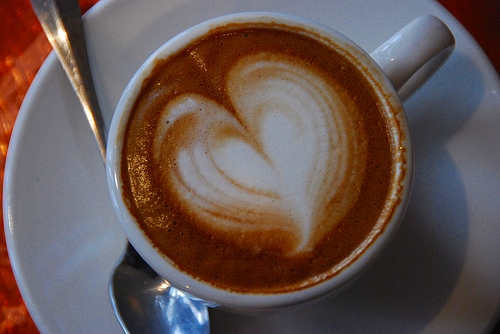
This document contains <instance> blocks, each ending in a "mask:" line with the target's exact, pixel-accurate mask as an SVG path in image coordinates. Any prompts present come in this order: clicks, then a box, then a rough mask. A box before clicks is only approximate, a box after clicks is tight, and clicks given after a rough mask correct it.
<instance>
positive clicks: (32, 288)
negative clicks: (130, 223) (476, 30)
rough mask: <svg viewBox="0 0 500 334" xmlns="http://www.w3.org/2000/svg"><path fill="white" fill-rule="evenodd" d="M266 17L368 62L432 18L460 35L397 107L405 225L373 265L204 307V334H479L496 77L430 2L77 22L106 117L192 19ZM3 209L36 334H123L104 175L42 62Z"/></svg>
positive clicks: (111, 1)
mask: <svg viewBox="0 0 500 334" xmlns="http://www.w3.org/2000/svg"><path fill="white" fill-rule="evenodd" d="M254 10H259V11H279V12H285V13H290V14H295V15H300V16H303V17H306V18H310V19H313V20H316V21H319V22H321V23H324V24H327V25H329V26H331V27H333V28H334V29H336V30H338V31H340V32H341V33H343V34H344V35H346V36H348V37H350V38H351V39H352V40H354V41H355V42H357V43H358V44H359V45H361V47H363V48H364V49H365V50H367V51H368V52H371V51H372V50H374V49H375V48H376V47H377V46H378V45H379V44H381V43H382V42H384V41H385V40H386V39H388V38H389V37H391V36H392V34H394V33H395V32H396V31H398V30H399V29H400V28H402V27H403V26H404V25H405V24H407V23H409V22H410V21H411V20H412V19H414V18H416V17H418V16H420V15H424V14H428V13H431V14H434V15H436V16H438V17H440V18H441V19H442V20H444V21H445V22H446V23H447V24H448V25H449V26H450V28H451V30H452V31H453V33H454V34H455V37H456V39H457V47H456V49H455V52H454V54H453V55H452V57H451V58H450V59H449V61H448V62H447V63H446V64H445V65H444V67H443V68H442V69H441V70H440V71H439V72H438V73H437V74H436V75H435V76H434V77H433V78H432V79H431V80H430V81H429V82H428V83H427V84H426V85H425V86H424V87H422V88H421V90H420V91H419V92H417V93H416V94H415V95H414V96H413V97H411V98H410V99H409V100H408V101H407V102H406V103H405V107H406V110H407V114H408V119H409V123H410V128H411V132H412V136H413V143H414V151H415V180H414V184H415V186H414V191H413V194H412V198H411V201H410V205H409V208H408V212H407V214H406V217H405V219H404V221H403V223H402V225H401V228H400V230H399V231H398V233H397V235H396V237H395V239H394V240H393V242H392V243H391V245H390V246H389V247H388V249H387V250H386V252H385V253H384V254H383V255H382V256H381V258H380V259H379V260H378V261H377V262H376V263H374V265H373V266H372V267H370V268H369V269H368V271H367V272H365V273H364V274H363V275H362V276H361V277H360V278H359V279H358V280H357V281H356V282H354V283H353V284H352V285H351V286H349V288H348V289H346V290H345V291H344V292H343V293H342V294H341V295H339V296H337V297H335V298H334V299H330V300H321V301H318V302H315V303H311V304H307V305H305V306H302V307H299V308H296V309H293V310H288V311H283V312H277V313H273V314H267V315H259V316H243V315H234V314H228V313H224V312H221V311H218V310H210V320H211V324H212V332H213V333H232V332H238V333H256V332H257V333H263V332H272V333H305V332H313V333H331V332H341V333H350V332H352V333H359V332H374V333H377V332H383V333H387V332H397V333H400V332H403V333H415V332H427V333H431V332H452V333H461V332H463V333H471V332H484V331H487V330H488V329H490V328H491V326H492V325H493V324H494V323H495V321H496V319H497V316H498V310H499V309H500V261H498V259H499V258H500V243H499V242H498V236H500V205H499V198H500V145H499V144H500V132H499V131H498V129H500V114H499V112H498V111H499V110H500V81H499V78H498V75H497V74H496V72H495V70H494V68H493V67H492V66H491V64H490V63H489V61H488V59H487V58H486V57H485V55H484V54H483V52H482V51H481V50H480V48H479V47H478V45H477V44H476V42H475V41H474V40H473V39H472V38H471V37H470V35H469V34H468V32H467V31H466V30H465V29H464V28H463V27H462V26H461V25H460V24H459V23H458V22H457V21H456V20H455V19H454V18H453V17H452V16H451V15H450V14H449V13H447V12H446V11H445V10H444V9H443V8H442V7H441V6H440V5H439V4H437V3H436V2H433V1H424V0H421V1H414V0H401V1H383V0H377V1H370V2H367V1H364V0H349V1H348V0H343V1H328V0H320V1H315V2H307V3H304V2H302V1H299V0H293V1H285V0H269V1H266V2H262V1H258V0H245V1H242V0H235V1H231V2H227V1H223V0H215V1H210V2H205V1H199V0H193V1H181V0H172V1H169V2H165V1H163V0H142V1H134V0H120V1H118V0H103V1H101V2H99V3H98V4H97V5H96V6H94V7H93V8H92V9H91V10H90V11H89V12H88V13H87V14H86V15H85V29H86V34H87V37H88V44H89V45H88V47H89V56H90V59H91V65H92V69H93V72H94V79H95V81H96V88H97V93H98V96H99V99H100V104H101V109H102V110H103V113H104V118H105V122H106V123H107V124H108V125H109V123H110V120H111V117H112V114H113V110H114V107H115V106H116V104H117V102H118V99H119V97H120V95H121V93H122V91H123V90H124V88H125V86H126V84H127V83H128V81H129V80H130V78H131V77H132V75H133V74H134V72H135V71H136V70H137V69H138V67H139V66H140V64H141V63H142V62H143V61H144V60H145V59H146V58H147V56H149V54H150V53H152V52H153V51H154V50H155V49H156V48H157V47H159V46H160V45H161V44H163V43H164V42H165V41H167V40H168V39H169V38H170V37H173V36H174V35H175V34H177V33H178V32H180V31H182V30H184V29H186V28H188V27H189V26H192V25H194V24H195V23H198V22H200V21H203V20H206V19H208V18H211V17H215V16H219V15H222V14H227V13H232V12H239V11H254ZM3 204H4V214H5V217H4V218H5V219H4V220H5V231H6V238H7V246H8V250H9V255H10V258H11V262H12V266H13V269H14V273H15V276H16V279H17V282H18V285H19V288H20V290H21V293H22V295H23V298H24V300H25V302H26V305H27V307H28V309H29V311H30V314H31V315H32V317H33V319H34V321H35V323H36V325H37V326H38V328H39V329H40V331H41V332H44V333H121V332H122V330H121V328H120V326H119V324H118V322H117V320H116V319H115V316H114V314H113V311H112V307H111V303H110V299H109V295H108V281H109V275H110V273H111V271H112V269H113V267H114V265H115V263H116V261H117V260H118V258H119V256H120V254H121V253H122V251H123V249H124V247H125V243H126V240H125V236H124V234H123V232H122V230H121V228H120V226H119V224H118V222H117V221H116V218H115V214H114V211H113V207H112V205H111V201H110V199H109V194H108V190H107V187H106V175H105V171H104V167H103V165H102V162H101V160H100V157H99V153H98V151H97V150H96V146H95V144H94V139H93V137H92V133H91V131H90V129H89V127H88V125H87V123H86V120H85V117H84V115H83V113H82V112H81V107H80V106H79V104H78V101H77V99H76V97H75V95H74V93H73V91H72V89H71V87H70V85H69V82H68V80H67V79H66V77H65V75H64V73H63V70H62V68H61V66H60V64H59V63H58V61H57V59H56V57H55V55H54V54H51V55H50V56H49V57H48V59H47V60H46V62H45V63H44V65H43V66H42V68H41V69H40V71H39V72H38V75H37V77H36V78H35V80H34V81H33V83H32V85H31V87H30V90H29V92H28V94H27V96H26V98H25V100H24V102H23V106H22V108H21V110H20V113H19V116H18V118H17V121H16V124H15V128H14V132H13V135H12V139H11V142H10V146H9V153H8V157H7V164H6V169H5V186H4V203H3Z"/></svg>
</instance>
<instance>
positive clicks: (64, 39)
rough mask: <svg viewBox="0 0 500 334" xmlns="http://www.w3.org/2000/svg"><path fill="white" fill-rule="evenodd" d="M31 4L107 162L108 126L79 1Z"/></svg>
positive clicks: (37, 0) (51, 0)
mask: <svg viewBox="0 0 500 334" xmlns="http://www.w3.org/2000/svg"><path fill="white" fill-rule="evenodd" d="M31 5H32V7H33V9H34V11H35V14H36V16H37V17H38V20H39V21H40V23H41V25H42V28H43V30H44V32H45V34H46V35H47V38H48V39H49V42H50V44H52V47H53V48H54V50H55V52H56V54H57V56H58V58H59V60H60V62H61V64H62V66H63V68H64V71H65V72H66V74H67V76H68V78H69V79H70V81H71V85H72V86H73V89H74V90H75V93H76V94H77V96H78V99H79V100H80V103H81V105H82V107H83V111H84V112H85V116H86V117H87V121H88V122H89V124H90V127H91V129H92V132H93V133H94V136H95V138H96V141H97V146H98V149H99V152H100V154H101V157H102V159H103V161H106V133H105V130H104V129H105V125H104V121H103V117H102V114H101V110H100V108H99V102H98V100H97V94H96V92H95V88H94V83H93V80H92V75H91V72H90V65H89V60H88V56H87V47H86V44H85V38H84V32H83V24H82V19H81V11H80V6H79V4H78V0H31ZM62 13H64V14H63V15H61V14H62Z"/></svg>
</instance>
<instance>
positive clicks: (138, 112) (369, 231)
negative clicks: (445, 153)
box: [122, 25, 395, 293]
mask: <svg viewBox="0 0 500 334" xmlns="http://www.w3.org/2000/svg"><path fill="white" fill-rule="evenodd" d="M341 53H342V52H336V51H333V50H332V49H331V48H330V47H328V46H326V45H324V44H322V43H320V42H318V41H316V40H314V39H313V38H310V37H306V36H304V35H302V34H298V33H293V32H285V31H282V30H280V29H274V28H272V27H259V28H255V27H254V28H245V27H242V26H237V25H234V26H232V27H230V28H225V29H219V30H218V31H213V32H211V33H209V34H207V36H205V37H204V38H202V39H200V40H198V41H196V42H194V43H193V44H192V45H191V46H190V47H189V48H187V49H185V50H181V51H179V52H178V53H176V54H175V55H173V56H171V57H169V58H168V59H164V60H160V61H157V63H156V65H155V68H154V70H153V71H152V74H151V75H150V77H148V78H147V79H146V80H145V81H144V83H143V86H142V90H141V92H140V94H139V96H138V98H137V100H136V102H135V104H134V106H133V110H132V113H131V116H130V120H129V123H128V125H127V128H126V134H125V136H126V141H125V144H124V147H123V157H124V158H123V161H122V175H123V184H124V188H123V196H124V197H125V199H126V203H128V205H129V207H130V210H131V212H132V214H133V215H134V216H135V218H136V219H137V221H138V222H139V224H140V226H141V228H142V229H143V231H144V233H145V234H146V235H147V237H148V238H149V239H150V240H151V242H152V243H153V244H154V245H155V246H156V248H157V249H158V250H159V251H160V252H161V253H162V254H164V255H165V257H167V258H168V259H170V261H171V262H172V263H173V264H175V266H177V267H178V268H180V269H181V270H182V271H184V272H186V273H188V274H189V275H191V276H193V277H195V278H197V279H200V280H202V281H204V282H207V283H209V284H212V285H214V286H216V287H220V288H223V289H228V290H231V291H237V292H245V293H246V292H253V293H279V292H286V291H293V290H297V289H302V288H305V287H307V286H310V285H314V284H316V283H318V282H320V281H321V280H323V279H325V278H327V277H330V276H333V275H336V274H337V273H338V271H340V270H342V268H343V267H345V266H346V265H349V261H351V260H353V259H355V258H356V257H357V256H359V254H360V253H362V251H363V247H365V246H367V244H366V240H367V239H368V238H370V236H373V230H374V227H375V226H376V224H377V221H378V219H379V216H380V215H381V213H382V211H383V209H384V205H385V203H386V201H387V197H388V193H389V189H390V187H391V182H392V181H391V179H392V178H393V176H392V173H393V168H394V163H395V162H394V159H393V157H392V154H391V149H392V147H391V140H390V138H389V134H388V129H387V122H386V121H385V119H384V115H383V111H382V110H381V105H382V104H381V103H380V97H379V95H377V92H376V91H375V90H374V88H373V87H372V86H371V85H370V84H369V82H368V80H367V79H366V78H365V76H364V74H363V73H362V71H360V70H359V69H358V68H357V67H356V66H355V65H353V64H352V63H351V61H349V59H348V57H349V56H345V55H342V54H341ZM267 55H269V57H270V58H273V59H278V60H279V59H281V58H283V59H289V60H290V59H291V60H290V61H291V64H301V66H302V67H307V68H308V71H309V70H310V71H312V72H314V73H315V75H318V76H320V77H321V78H323V79H322V80H324V81H325V82H326V83H327V84H328V85H330V86H331V87H334V89H335V90H336V91H338V92H339V93H338V94H340V96H341V98H340V99H341V101H342V103H344V102H345V103H344V104H345V105H347V107H346V108H348V109H347V110H348V112H347V113H346V114H347V115H348V116H346V117H348V118H349V119H348V122H347V123H345V124H344V123H343V124H344V125H343V126H345V127H346V129H344V131H345V132H346V133H348V136H350V137H349V138H351V137H352V138H354V139H353V140H355V141H357V142H359V145H358V146H359V149H358V151H359V152H361V153H359V152H358V151H356V152H354V153H353V152H350V153H349V152H348V151H352V149H351V148H349V147H348V148H345V147H344V146H346V145H344V144H345V143H344V144H342V147H340V148H337V149H338V152H340V153H345V152H347V153H346V154H351V155H352V156H357V155H362V156H363V158H362V159H359V162H356V161H354V160H353V159H354V158H352V159H351V158H349V157H348V159H347V160H348V161H347V162H346V163H345V164H346V165H345V166H346V169H348V170H352V173H351V174H352V175H354V176H352V177H351V179H354V180H351V179H349V177H344V179H346V180H347V181H342V183H340V185H338V184H336V185H335V186H336V187H337V186H338V187H341V189H336V193H335V195H331V196H330V195H329V196H326V197H325V196H323V195H321V196H323V197H321V199H322V200H323V199H325V198H326V200H324V204H321V207H320V208H317V207H315V209H314V213H313V216H314V219H313V220H318V222H315V223H314V224H317V225H318V226H323V225H325V226H327V227H328V228H327V229H326V230H325V231H324V232H321V233H316V232H315V231H316V230H317V229H320V228H319V227H318V228H316V227H314V228H313V229H311V230H312V231H313V232H311V235H312V236H310V237H308V239H306V241H304V242H302V244H301V241H298V239H297V233H295V230H294V227H293V226H294V225H293V224H291V223H289V222H288V221H287V219H288V218H287V217H288V215H289V214H288V213H286V212H285V213H282V212H281V211H280V209H279V206H278V205H276V206H273V205H274V204H269V203H270V202H273V200H270V201H266V200H263V202H264V204H262V206H265V210H264V211H265V214H261V213H260V212H257V213H256V209H254V208H252V209H248V210H247V211H248V213H245V212H244V211H245V204H241V208H240V207H238V206H236V209H234V208H233V209H234V210H236V211H237V212H241V219H236V220H237V221H236V222H235V223H234V224H233V225H235V226H237V228H235V229H234V230H232V227H231V226H232V225H230V224H232V223H231V222H229V223H227V224H229V225H227V226H229V227H228V228H227V231H226V230H225V229H224V227H222V228H221V227H214V228H212V227H211V223H210V222H211V220H217V219H218V217H224V219H225V217H226V216H231V217H235V216H236V215H235V214H234V213H231V214H229V213H225V207H224V205H218V206H211V205H212V204H211V203H208V204H206V203H205V202H206V201H207V200H206V198H202V199H201V200H200V201H205V202H203V203H202V205H201V206H200V207H198V208H191V205H190V204H189V203H190V202H189V198H188V197H189V196H190V195H189V194H190V191H187V192H186V194H188V195H185V196H184V197H182V196H180V195H179V194H178V191H177V189H176V188H178V187H181V186H182V187H187V188H188V190H189V189H190V188H189V187H188V186H186V185H185V183H186V182H184V180H185V179H187V178H188V176H186V175H189V172H185V173H186V175H180V174H182V172H179V171H178V170H177V169H176V168H177V163H178V162H179V161H180V159H179V158H177V157H175V156H173V155H174V153H171V152H176V153H175V154H177V153H178V152H181V151H182V149H180V148H179V147H178V146H179V144H178V143H179V142H190V141H192V139H191V138H194V137H197V136H199V134H197V133H194V131H196V129H198V126H197V124H198V123H199V122H202V121H203V118H204V117H205V116H203V117H196V116H192V115H191V114H188V115H187V116H186V117H180V118H179V119H178V120H177V121H176V122H177V123H178V124H177V125H176V127H175V129H174V130H168V131H165V133H166V135H165V136H166V137H165V138H162V139H161V140H159V139H158V138H155V137H157V136H158V133H159V131H160V130H158V129H161V128H162V127H164V126H170V124H169V123H170V121H169V118H168V117H167V118H165V117H164V114H165V108H166V106H168V105H169V104H172V103H174V102H172V101H177V99H179V98H181V99H182V98H183V97H186V96H187V97H191V96H194V97H195V98H197V97H202V98H203V101H205V99H206V100H207V101H209V103H213V105H214V108H215V109H217V108H219V109H223V110H225V111H227V112H228V113H229V115H231V114H234V115H236V111H235V105H234V102H233V100H232V96H233V95H231V94H233V93H231V92H228V91H229V88H228V87H227V81H228V80H229V79H228V76H230V74H228V73H230V71H231V69H232V68H234V67H235V66H237V64H238V62H240V61H241V59H244V58H245V57H253V56H257V57H264V58H266V57H267ZM244 86H245V85H243V88H242V89H244V88H245V87H244ZM200 99H201V98H200ZM175 103H177V104H179V103H180V102H179V103H178V102H175ZM175 103H174V104H175ZM207 105H208V104H207ZM210 105H211V104H210ZM217 110H218V109H217ZM217 113H218V111H217ZM207 115H208V116H207V117H211V116H210V115H211V114H210V113H208V114H207ZM238 117H239V116H235V117H234V118H235V120H236V121H235V122H236V123H242V124H243V126H241V128H242V129H243V130H238V131H240V132H241V131H243V132H244V130H245V129H246V128H248V124H247V123H244V122H243V121H241V118H238ZM198 118H201V120H200V119H198ZM162 122H163V123H162ZM221 123H222V121H221ZM211 126H212V127H210V128H209V130H210V134H211V133H212V132H213V131H218V133H219V132H220V133H222V134H218V135H217V137H216V140H215V141H218V140H219V139H218V138H224V136H225V135H226V133H229V134H227V136H233V137H235V138H240V137H241V136H242V137H244V138H246V137H245V136H247V135H246V134H240V133H239V132H238V131H236V130H234V128H233V127H221V126H215V127H213V125H211ZM235 126H240V125H238V124H237V125H235ZM169 129H170V128H169ZM213 129H216V130H213ZM228 129H229V130H228ZM238 129H239V128H238ZM207 131H208V130H207ZM160 132H161V131H160ZM233 132H238V133H237V134H234V133H233ZM245 140H247V141H248V142H250V144H249V147H253V148H255V151H256V152H257V153H258V154H260V155H264V154H263V153H262V154H261V152H260V151H259V150H260V146H259V145H260V144H258V143H257V144H255V143H253V142H252V139H248V138H246V139H245ZM158 142H159V143H160V144H157V143H158ZM189 145H190V144H189ZM211 145H212V144H211ZM214 145H215V144H214ZM349 145H350V144H349ZM347 146H348V145H347ZM158 147H160V148H159V149H158ZM186 147H188V144H186ZM184 148H185V147H184ZM184 148H183V149H184ZM158 152H160V153H158ZM259 152H260V153H259ZM299 158H300V156H299V157H298V158H297V159H299ZM335 159H337V158H335ZM338 159H340V158H338ZM263 160H266V159H265V158H264V159H263ZM350 160H353V161H354V162H349V161H350ZM349 164H350V165H349ZM169 173H170V174H169ZM171 174H172V175H177V176H176V177H178V180H177V181H175V180H174V181H172V180H173V179H174V177H171V176H169V175H171ZM346 174H348V173H347V172H346ZM179 175H180V176H179ZM325 175H329V174H328V173H327V174H325ZM329 177H330V176H329ZM330 178H332V181H328V182H326V181H325V183H327V186H328V185H330V187H332V185H331V184H334V183H335V182H336V181H335V180H333V179H334V178H335V176H331V177H330ZM338 178H340V177H338ZM179 180H180V181H179ZM353 184H354V185H353ZM237 186H240V185H237ZM353 189H354V190H353ZM217 191H218V190H214V194H215V193H216V192H217ZM249 192H251V190H249ZM314 194H316V192H315V193H314ZM343 194H345V196H343ZM214 196H215V195H214ZM263 196H269V198H271V199H273V198H274V197H273V196H274V194H270V195H269V194H267V193H266V194H263ZM192 197H195V199H193V201H195V200H198V197H200V194H199V193H196V192H195V193H194V194H192ZM201 197H203V196H201ZM206 197H207V198H209V197H210V196H208V195H206ZM186 198H187V199H186ZM346 198H347V199H346ZM264 199H266V197H264ZM343 202H345V203H344V204H342V205H343V208H342V209H336V205H339V206H340V205H341V204H339V203H343ZM299 204H300V203H299ZM204 205H205V206H204ZM259 205H260V204H259ZM214 207H215V208H217V210H215V209H213V208H214ZM200 208H201V209H200ZM276 208H278V209H276ZM229 209H230V208H228V210H229ZM342 210H343V211H342ZM340 211H342V212H341V213H339V212H340ZM273 212H274V213H275V215H274V216H273V214H272V213H273ZM317 212H321V214H317ZM261 216H262V217H264V216H265V217H264V218H262V219H261V220H260V219H259V217H261ZM317 216H318V217H321V218H317ZM389 216H390V214H389ZM207 217H208V218H207ZM246 217H248V218H246ZM270 217H271V218H270ZM273 217H274V218H273ZM231 219H232V220H235V219H233V218H231ZM290 219H291V218H290ZM227 221H230V220H229V219H228V220H227ZM330 221H331V222H330ZM224 223H226V220H224ZM246 223H248V224H249V225H252V224H253V225H252V226H254V225H255V226H257V227H252V228H248V229H247V228H246V227H245V224H246ZM259 224H261V225H262V226H264V227H263V228H260V227H258V226H260V225H259ZM281 225H283V226H284V225H287V226H292V227H291V228H288V227H287V228H285V227H283V228H282V227H281ZM222 226H224V225H222ZM315 233H316V234H315ZM307 240H309V241H307ZM299 244H300V245H302V246H297V245H299ZM355 251H356V254H354V252H355ZM346 259H348V261H347V262H346Z"/></svg>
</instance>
